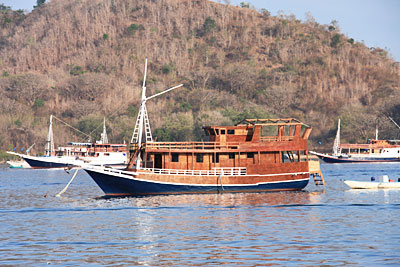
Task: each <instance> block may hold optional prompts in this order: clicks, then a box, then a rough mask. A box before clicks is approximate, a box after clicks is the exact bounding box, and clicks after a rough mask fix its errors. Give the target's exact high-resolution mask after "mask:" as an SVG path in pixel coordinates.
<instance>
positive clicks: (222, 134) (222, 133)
mask: <svg viewBox="0 0 400 267" xmlns="http://www.w3.org/2000/svg"><path fill="white" fill-rule="evenodd" d="M219 132H220V135H219V141H220V142H221V143H226V129H219Z"/></svg>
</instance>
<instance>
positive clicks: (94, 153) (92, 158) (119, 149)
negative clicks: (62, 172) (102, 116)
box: [7, 115, 128, 169]
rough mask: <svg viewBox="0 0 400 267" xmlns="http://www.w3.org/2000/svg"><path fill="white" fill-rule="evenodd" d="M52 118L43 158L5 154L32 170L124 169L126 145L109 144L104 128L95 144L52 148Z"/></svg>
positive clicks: (126, 155) (70, 144)
mask: <svg viewBox="0 0 400 267" xmlns="http://www.w3.org/2000/svg"><path fill="white" fill-rule="evenodd" d="M52 118H53V116H52V115H51V116H50V125H49V133H48V138H47V143H46V148H45V156H31V155H27V154H19V153H15V152H12V151H8V152H7V153H9V154H12V155H16V156H19V157H21V158H22V159H23V160H24V161H26V162H27V163H28V164H29V166H30V167H32V168H34V169H52V168H75V167H80V166H82V165H85V164H92V165H97V166H103V165H108V166H113V167H118V168H125V167H126V164H127V162H128V149H127V145H126V144H109V143H108V138H107V132H106V127H105V120H104V125H103V133H102V134H101V139H100V140H99V141H96V142H95V143H91V142H88V143H76V142H70V143H68V145H67V146H62V147H58V148H57V149H55V148H54V141H53V129H52Z"/></svg>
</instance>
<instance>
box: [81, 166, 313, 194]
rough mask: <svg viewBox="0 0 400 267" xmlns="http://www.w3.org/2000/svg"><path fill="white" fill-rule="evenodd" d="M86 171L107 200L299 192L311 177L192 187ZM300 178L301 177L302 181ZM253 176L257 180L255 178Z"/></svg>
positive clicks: (117, 174)
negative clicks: (186, 195)
mask: <svg viewBox="0 0 400 267" xmlns="http://www.w3.org/2000/svg"><path fill="white" fill-rule="evenodd" d="M85 171H86V172H87V173H88V174H89V175H90V176H91V177H92V179H93V180H94V181H95V182H96V184H97V185H98V186H99V187H100V188H101V189H102V191H103V192H104V193H105V195H106V196H108V197H118V196H140V195H162V194H193V193H196V194H198V193H221V192H226V193H228V192H229V193H239V192H268V191H296V190H302V189H303V188H304V187H306V186H307V184H308V182H309V177H308V174H301V175H300V174H299V175H296V176H297V177H296V179H293V180H283V179H282V180H281V181H273V182H261V183H255V184H224V183H223V182H221V181H224V180H225V179H226V177H225V176H223V177H220V176H218V175H216V176H211V177H208V178H211V179H213V180H215V183H214V184H189V183H183V182H182V183H178V182H175V183H170V182H162V181H154V180H147V179H146V177H145V176H146V174H142V175H141V174H138V173H135V172H132V174H131V175H129V174H127V172H125V173H122V172H121V173H115V172H113V173H111V174H110V173H109V172H108V171H104V170H101V169H95V168H85ZM142 176H143V177H142ZM277 176H279V175H277ZM298 176H302V177H303V178H301V177H298ZM304 176H306V177H304ZM251 177H252V178H254V176H251ZM181 178H182V180H184V179H185V177H184V176H183V175H182V176H181ZM240 178H242V179H246V176H241V177H240ZM247 178H248V177H247Z"/></svg>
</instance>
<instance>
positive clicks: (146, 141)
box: [83, 61, 312, 197]
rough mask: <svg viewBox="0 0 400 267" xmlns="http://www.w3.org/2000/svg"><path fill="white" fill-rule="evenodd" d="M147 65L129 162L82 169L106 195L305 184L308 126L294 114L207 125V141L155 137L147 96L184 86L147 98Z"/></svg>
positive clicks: (291, 187) (282, 187)
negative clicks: (123, 165) (117, 167)
mask: <svg viewBox="0 0 400 267" xmlns="http://www.w3.org/2000/svg"><path fill="white" fill-rule="evenodd" d="M146 62H147V61H146ZM146 70H147V64H146V67H145V78H144V80H143V87H142V101H141V106H140V109H139V112H138V117H137V120H136V125H135V130H134V133H133V136H132V140H131V151H130V155H131V157H130V162H129V163H128V167H127V168H126V169H125V170H115V169H111V168H106V167H94V166H84V168H83V169H84V170H85V171H86V172H87V173H88V174H89V175H90V176H91V177H92V179H93V180H94V181H95V182H96V183H97V185H98V186H99V187H100V188H101V189H102V190H103V192H104V193H105V194H106V196H111V197H112V196H140V195H155V194H190V193H218V192H267V191H291V190H292V191H293V190H302V189H303V188H304V187H305V186H306V185H307V184H308V182H309V180H310V171H309V162H308V149H307V140H308V137H309V135H310V133H311V130H312V128H311V127H310V126H308V125H306V124H304V123H301V122H299V121H298V120H296V119H293V118H288V119H245V120H243V121H241V122H239V123H238V124H237V125H235V126H205V127H203V130H204V132H205V134H206V138H207V141H205V142H155V141H153V138H152V135H151V131H150V123H149V119H148V115H147V109H146V101H147V100H149V99H151V98H153V97H155V96H157V95H160V94H163V93H165V92H168V91H170V90H173V89H175V88H178V87H180V86H182V85H178V86H175V87H172V88H170V89H167V90H165V91H163V92H161V93H158V94H156V95H153V96H151V97H146V95H145V93H146V87H145V81H146ZM264 127H266V128H264ZM263 130H271V131H263ZM268 133H274V134H273V135H272V136H271V135H267V134H268Z"/></svg>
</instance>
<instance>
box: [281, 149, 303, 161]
mask: <svg viewBox="0 0 400 267" xmlns="http://www.w3.org/2000/svg"><path fill="white" fill-rule="evenodd" d="M281 156H282V163H288V162H298V161H299V157H298V155H297V152H296V151H281Z"/></svg>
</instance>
